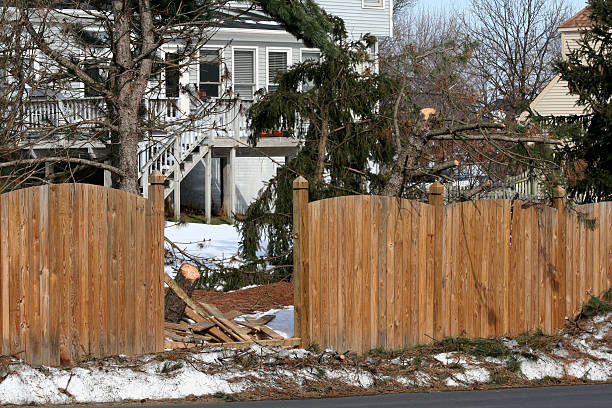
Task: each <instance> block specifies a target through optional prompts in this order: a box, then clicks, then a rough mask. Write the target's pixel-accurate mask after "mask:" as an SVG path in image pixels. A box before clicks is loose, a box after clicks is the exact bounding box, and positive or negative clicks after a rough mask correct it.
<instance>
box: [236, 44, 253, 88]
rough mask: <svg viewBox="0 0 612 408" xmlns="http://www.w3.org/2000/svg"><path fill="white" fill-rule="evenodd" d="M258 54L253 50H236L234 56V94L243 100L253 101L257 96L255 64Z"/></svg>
mask: <svg viewBox="0 0 612 408" xmlns="http://www.w3.org/2000/svg"><path fill="white" fill-rule="evenodd" d="M256 54H257V53H256V52H255V50H253V49H242V48H240V49H236V48H234V55H233V57H234V58H233V67H234V68H233V76H234V78H233V79H234V93H235V94H236V95H238V96H239V97H240V98H241V99H253V98H254V94H255V85H256V82H255V78H256V73H255V63H256V57H257V55H256Z"/></svg>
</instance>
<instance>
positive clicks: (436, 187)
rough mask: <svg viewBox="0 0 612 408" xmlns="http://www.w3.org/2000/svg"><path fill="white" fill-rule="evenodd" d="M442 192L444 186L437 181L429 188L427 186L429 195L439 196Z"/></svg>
mask: <svg viewBox="0 0 612 408" xmlns="http://www.w3.org/2000/svg"><path fill="white" fill-rule="evenodd" d="M443 192H444V186H443V185H442V183H440V182H439V181H438V180H436V181H435V182H434V183H433V184H432V185H431V186H429V194H434V195H441V194H442V193H443Z"/></svg>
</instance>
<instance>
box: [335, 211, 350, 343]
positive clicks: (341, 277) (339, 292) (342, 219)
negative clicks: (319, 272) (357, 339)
mask: <svg viewBox="0 0 612 408" xmlns="http://www.w3.org/2000/svg"><path fill="white" fill-rule="evenodd" d="M336 210H337V214H336V217H335V220H334V221H335V223H336V229H337V234H338V250H337V254H338V255H337V256H338V259H337V260H336V268H337V276H336V283H337V285H338V287H337V289H336V291H335V293H336V300H337V302H338V311H337V314H338V325H337V328H336V332H337V335H336V337H337V338H338V343H337V344H338V345H339V346H340V345H341V346H342V347H346V345H347V343H346V339H347V338H348V337H347V330H348V327H347V324H348V322H347V320H346V315H345V313H346V312H345V311H346V309H347V304H346V301H347V295H346V291H347V290H348V287H347V285H348V284H349V279H348V273H347V264H346V252H345V251H346V249H347V246H348V245H349V240H347V239H346V237H347V236H348V235H346V234H347V229H346V228H347V225H346V217H347V214H346V212H347V203H346V200H338V201H337V203H336Z"/></svg>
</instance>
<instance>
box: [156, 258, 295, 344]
mask: <svg viewBox="0 0 612 408" xmlns="http://www.w3.org/2000/svg"><path fill="white" fill-rule="evenodd" d="M199 279H200V272H199V271H198V269H197V268H196V267H195V266H193V265H190V264H188V263H185V264H183V265H181V268H180V270H179V272H178V273H177V274H176V278H175V279H172V278H171V277H170V276H169V275H167V274H166V275H165V277H164V280H165V282H166V284H167V285H168V287H169V290H168V291H167V292H166V295H165V299H164V303H165V309H164V314H165V320H166V322H165V327H164V336H165V338H166V340H165V348H170V349H175V348H192V347H203V346H207V345H211V346H212V345H223V346H231V347H237V348H240V347H249V346H250V345H251V344H253V343H259V344H266V345H282V346H294V345H297V344H298V343H299V339H285V338H284V337H283V336H281V335H280V334H278V333H276V332H275V331H274V330H272V329H270V328H269V327H267V326H266V323H268V322H269V321H270V320H272V319H273V318H274V315H269V316H264V317H262V318H260V319H250V318H248V317H247V318H244V320H234V318H236V317H238V316H239V315H240V313H239V312H229V313H221V312H220V311H219V309H217V308H216V307H215V306H213V305H211V304H207V303H202V302H198V301H195V300H194V299H192V298H191V295H192V294H193V291H194V289H195V287H196V286H197V284H198V281H199Z"/></svg>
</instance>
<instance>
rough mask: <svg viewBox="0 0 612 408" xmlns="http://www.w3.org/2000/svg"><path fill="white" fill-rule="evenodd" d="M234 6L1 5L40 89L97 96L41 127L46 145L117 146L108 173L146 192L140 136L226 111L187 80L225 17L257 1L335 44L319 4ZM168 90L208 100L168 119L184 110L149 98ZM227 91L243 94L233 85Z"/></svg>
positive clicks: (218, 2) (311, 38) (314, 37)
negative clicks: (32, 52)
mask: <svg viewBox="0 0 612 408" xmlns="http://www.w3.org/2000/svg"><path fill="white" fill-rule="evenodd" d="M227 3H228V0H211V1H205V2H199V1H183V2H167V1H163V0H138V1H128V0H112V1H110V2H101V1H97V0H84V1H80V0H68V1H63V2H60V3H58V2H55V1H51V0H38V1H34V2H33V1H22V0H17V1H14V2H11V3H10V6H9V5H7V6H4V7H2V10H7V13H9V14H10V15H11V17H12V20H11V21H12V22H13V24H14V26H15V27H16V28H15V32H16V33H18V34H19V39H18V40H17V42H27V43H29V44H30V47H31V49H36V50H37V51H38V55H37V57H36V63H35V65H36V69H37V74H36V75H37V79H38V85H37V86H36V87H35V88H30V89H32V90H34V91H35V92H36V93H37V94H38V95H44V96H45V97H46V98H47V99H55V100H58V99H62V98H66V97H68V98H70V97H71V96H72V97H82V95H83V94H84V95H85V96H87V97H92V98H93V99H95V100H94V101H90V105H91V106H88V108H87V109H86V110H87V112H80V111H76V112H75V111H72V112H70V115H69V116H71V118H70V120H65V121H62V125H61V126H60V125H58V123H49V124H48V126H41V125H40V123H38V129H37V132H38V133H37V139H38V141H40V140H43V137H48V138H49V139H50V140H51V139H53V142H54V143H55V144H57V138H58V137H60V138H61V139H62V140H63V142H62V143H73V142H74V141H75V140H80V141H83V140H84V139H86V140H87V141H89V142H97V143H101V144H103V145H106V146H108V147H109V151H110V154H109V157H108V159H109V160H110V165H105V166H106V168H105V169H107V170H109V169H110V170H112V172H113V173H114V175H115V177H114V181H115V185H116V186H117V187H119V188H121V189H123V190H126V191H130V192H133V193H137V192H138V189H139V186H138V169H139V166H138V144H139V142H141V141H142V140H144V139H145V138H146V137H147V135H151V134H152V133H155V134H156V135H158V136H159V135H164V134H165V135H168V134H171V133H172V132H174V133H175V134H176V133H177V132H183V131H185V130H189V129H191V128H193V127H194V126H197V123H198V118H203V117H206V116H208V115H210V114H211V112H213V111H215V110H219V109H226V107H227V104H224V105H219V104H216V102H214V101H211V100H209V99H206V98H200V96H201V95H200V94H201V93H200V92H198V91H199V90H196V89H190V88H187V87H184V86H182V85H181V83H180V82H179V80H178V77H179V75H180V73H181V72H184V69H185V67H187V66H188V65H190V64H194V63H196V62H198V61H199V58H201V54H200V52H199V51H200V50H201V49H202V47H203V45H205V44H206V43H207V42H208V41H209V39H210V38H211V37H212V36H213V35H214V34H215V33H216V31H217V30H218V29H219V27H221V26H222V25H223V23H224V22H225V21H227V20H231V19H235V18H237V17H239V16H240V14H241V13H243V12H244V10H247V9H248V8H249V7H254V5H255V4H256V5H259V6H261V7H262V8H263V10H264V11H265V12H266V13H268V14H270V15H271V16H272V17H273V18H275V19H277V20H278V21H280V22H281V23H282V24H283V26H284V27H285V28H286V29H287V30H288V31H290V32H291V33H292V34H294V35H296V36H297V37H298V38H303V39H304V41H305V43H307V44H308V45H309V46H316V47H319V48H326V47H327V46H328V44H329V41H328V38H327V33H328V31H329V29H330V27H331V23H327V22H328V18H327V17H328V16H327V15H326V14H325V13H324V11H323V10H322V9H321V8H320V7H318V6H317V5H316V4H315V3H314V2H312V1H311V0H306V1H303V2H299V3H294V2H290V1H282V2H278V1H272V0H261V1H255V2H252V3H253V6H248V5H247V6H245V7H246V9H245V7H243V8H242V11H241V10H237V9H236V8H235V7H226V4H227ZM326 24H327V25H326ZM304 27H306V28H307V29H305V28H304ZM221 63H222V62H221ZM170 74H172V75H171V76H172V78H173V80H172V81H171V80H170ZM164 75H165V76H166V78H165V79H163V78H162V77H163V76H164ZM227 75H229V73H227V72H224V73H223V76H225V77H227ZM163 88H165V91H166V92H165V93H166V94H167V93H168V91H169V90H170V91H172V93H174V94H176V96H177V97H178V96H179V94H180V95H187V97H189V98H192V99H195V100H199V101H200V106H199V108H198V109H197V110H196V111H192V110H191V109H189V111H185V112H182V114H181V115H178V116H180V119H181V120H180V121H178V122H177V121H176V120H172V121H166V122H164V121H163V120H162V121H160V120H159V118H158V117H157V116H160V115H157V113H159V111H164V110H166V109H168V110H172V109H176V106H159V107H155V106H152V105H151V103H147V101H149V102H151V101H155V100H156V98H158V97H156V95H161V94H163V91H164V89H163ZM170 88H172V89H170ZM26 93H27V92H26ZM219 96H221V99H223V98H224V97H225V98H226V99H232V98H234V97H235V95H233V93H232V92H231V89H228V90H227V92H226V93H225V94H224V95H219ZM234 99H235V98H234ZM30 106H31V105H30ZM60 114H63V113H60ZM161 116H163V115H161ZM56 122H57V121H56ZM62 143H59V144H60V145H61V144H62ZM81 163H84V162H81Z"/></svg>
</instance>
